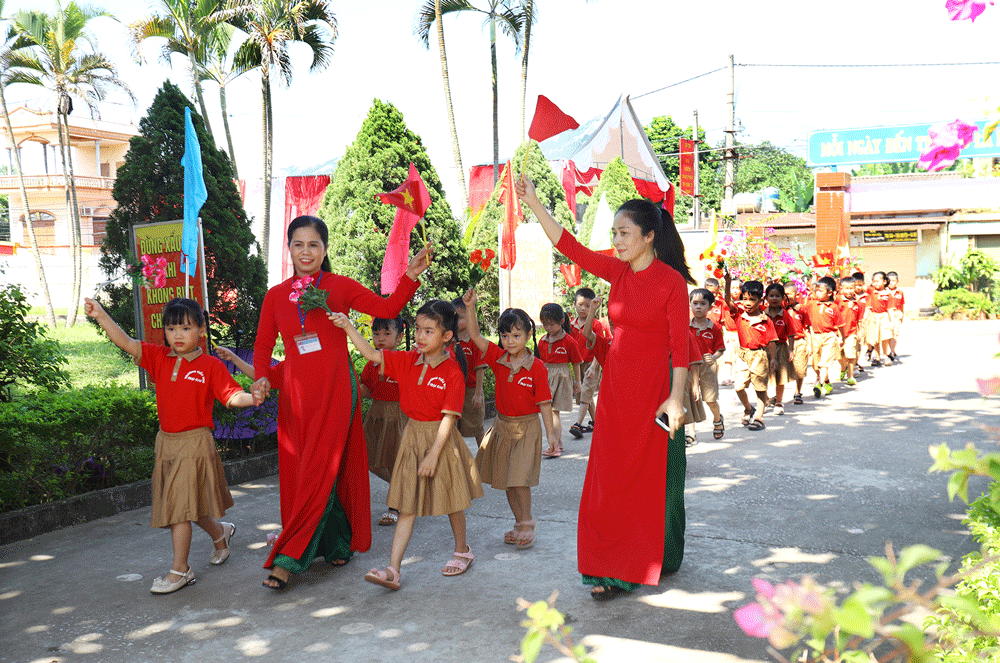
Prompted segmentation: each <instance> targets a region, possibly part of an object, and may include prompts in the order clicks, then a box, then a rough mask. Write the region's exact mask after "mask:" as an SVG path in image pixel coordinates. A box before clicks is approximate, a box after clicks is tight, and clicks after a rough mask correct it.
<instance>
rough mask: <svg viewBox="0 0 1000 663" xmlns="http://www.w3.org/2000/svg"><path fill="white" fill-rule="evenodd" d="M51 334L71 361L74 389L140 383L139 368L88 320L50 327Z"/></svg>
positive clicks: (69, 370) (71, 377)
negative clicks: (107, 384)
mask: <svg viewBox="0 0 1000 663" xmlns="http://www.w3.org/2000/svg"><path fill="white" fill-rule="evenodd" d="M49 336H50V337H51V338H54V339H55V340H57V341H59V345H60V346H61V347H62V349H63V353H64V354H65V355H66V358H67V359H68V360H69V365H68V366H67V367H66V370H67V371H68V372H69V374H70V383H71V384H72V386H73V388H74V389H79V388H81V387H86V386H87V385H91V384H102V383H106V382H111V383H113V384H120V385H130V386H133V387H138V386H139V369H138V368H137V367H136V366H134V365H133V364H132V362H131V361H129V360H127V359H125V358H124V357H123V356H122V353H121V351H120V350H119V349H118V348H117V347H115V345H114V344H113V343H112V342H111V341H109V340H108V339H107V338H105V337H104V336H103V335H102V334H100V333H99V332H98V331H97V329H95V328H94V326H93V325H91V324H90V323H89V322H87V321H86V320H81V321H79V322H77V324H76V325H74V326H73V327H69V328H67V327H56V328H55V329H50V330H49Z"/></svg>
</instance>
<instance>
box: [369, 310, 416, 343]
mask: <svg viewBox="0 0 1000 663" xmlns="http://www.w3.org/2000/svg"><path fill="white" fill-rule="evenodd" d="M390 326H392V327H395V328H396V333H397V334H405V338H406V349H407V350H409V349H410V323H409V322H407V321H406V318H404V317H403V316H399V317H398V318H375V319H374V320H372V332H376V331H379V330H381V329H385V330H388V329H389V327H390Z"/></svg>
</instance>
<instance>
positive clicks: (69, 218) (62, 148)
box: [56, 111, 76, 324]
mask: <svg viewBox="0 0 1000 663" xmlns="http://www.w3.org/2000/svg"><path fill="white" fill-rule="evenodd" d="M56 125H57V127H58V129H59V156H60V158H61V159H62V176H63V190H64V191H65V192H66V223H67V224H68V227H69V254H70V261H71V267H70V270H71V273H72V274H73V275H74V276H75V275H76V233H74V232H73V210H72V209H71V207H72V204H73V203H72V198H71V197H70V195H69V166H68V165H67V164H66V138H65V137H64V135H63V121H62V114H61V112H59V111H57V112H56ZM72 300H73V297H72V291H71V293H70V305H69V306H68V307H67V309H66V321H67V324H68V322H69V310H70V309H71V308H72Z"/></svg>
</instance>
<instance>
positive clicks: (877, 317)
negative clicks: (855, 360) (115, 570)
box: [868, 272, 892, 366]
mask: <svg viewBox="0 0 1000 663" xmlns="http://www.w3.org/2000/svg"><path fill="white" fill-rule="evenodd" d="M887 285H888V279H886V274H885V272H875V273H874V274H872V285H871V287H870V288H868V345H870V346H871V348H872V354H871V365H872V366H881V365H882V359H883V358H884V359H885V365H886V366H889V365H891V364H892V359H891V358H890V356H889V339H890V338H892V328H891V326H890V324H889V304H890V301H891V300H892V295H891V293H890V292H889V290H888V288H886V286H887Z"/></svg>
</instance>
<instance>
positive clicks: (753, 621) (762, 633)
mask: <svg viewBox="0 0 1000 663" xmlns="http://www.w3.org/2000/svg"><path fill="white" fill-rule="evenodd" d="M733 618H734V619H736V623H737V624H738V625H739V627H740V628H741V629H743V632H744V633H746V634H747V635H749V636H750V637H752V638H766V637H767V636H768V634H769V633H770V632H771V630H772V629H774V626H775V622H774V621H773V620H770V619H768V615H767V612H766V611H765V610H764V606H762V605H761V604H759V603H748V604H747V605H745V606H743V607H742V608H737V609H736V610H735V611H734V612H733Z"/></svg>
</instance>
